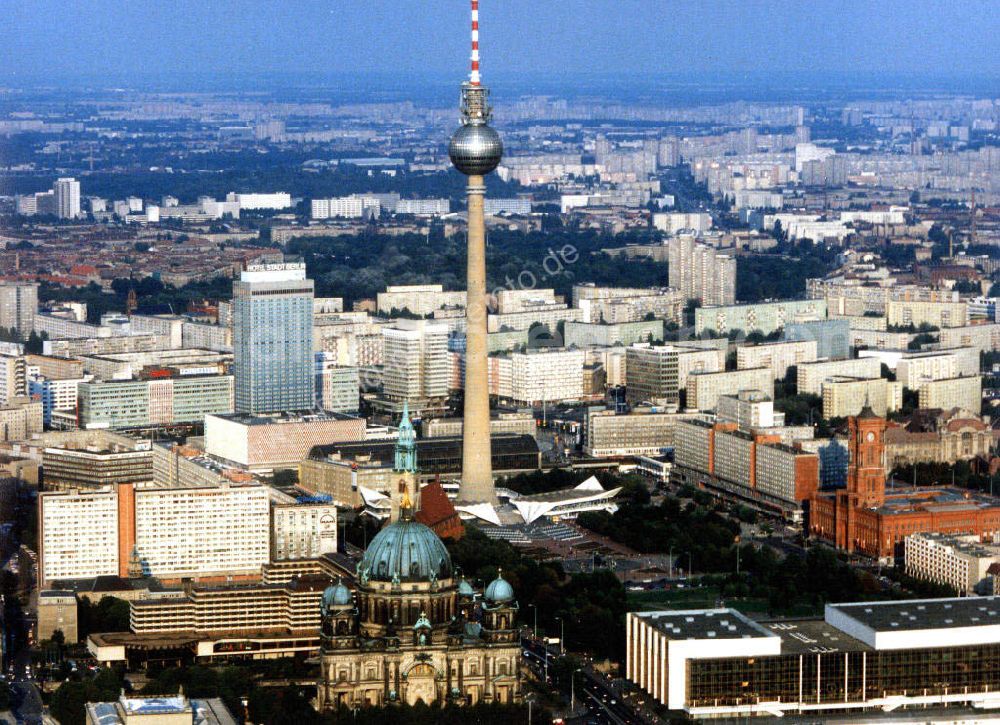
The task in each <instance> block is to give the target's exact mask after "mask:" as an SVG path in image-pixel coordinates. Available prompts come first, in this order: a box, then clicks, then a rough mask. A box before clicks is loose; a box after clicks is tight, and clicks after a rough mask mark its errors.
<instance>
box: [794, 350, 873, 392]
mask: <svg viewBox="0 0 1000 725" xmlns="http://www.w3.org/2000/svg"><path fill="white" fill-rule="evenodd" d="M838 376H843V377H849V378H868V379H871V378H879V377H882V364H881V362H880V361H879V360H878V359H877V358H874V357H861V358H856V359H851V360H817V361H816V362H807V363H802V364H800V365H799V366H798V367H797V368H796V370H795V378H796V382H795V392H797V393H798V394H799V395H803V394H806V393H808V394H810V395H822V394H823V381H824V380H827V379H829V378H833V377H838Z"/></svg>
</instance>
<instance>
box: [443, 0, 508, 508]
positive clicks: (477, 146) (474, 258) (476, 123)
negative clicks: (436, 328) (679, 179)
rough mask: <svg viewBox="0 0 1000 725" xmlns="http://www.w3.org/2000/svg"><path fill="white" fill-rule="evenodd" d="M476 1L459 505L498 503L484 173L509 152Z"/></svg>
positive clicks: (466, 127) (459, 137) (467, 137)
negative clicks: (495, 109) (495, 123)
mask: <svg viewBox="0 0 1000 725" xmlns="http://www.w3.org/2000/svg"><path fill="white" fill-rule="evenodd" d="M471 3H472V67H471V72H470V74H469V80H468V81H467V82H465V83H463V84H462V104H461V111H462V126H461V127H460V128H459V129H458V131H456V132H455V134H454V136H452V139H451V143H450V144H449V146H448V155H449V156H450V158H451V162H452V163H453V164H454V165H455V168H456V169H458V170H459V171H460V172H462V173H463V174H465V175H466V176H468V177H469V181H468V186H467V191H466V194H467V198H468V217H469V222H468V224H469V227H468V229H469V234H468V262H467V268H466V290H467V292H466V310H465V319H466V333H465V410H464V422H463V424H462V428H463V430H462V482H461V485H460V488H459V494H458V501H459V503H466V504H469V503H490V504H494V505H495V504H496V503H497V497H496V490H495V488H494V485H493V461H492V456H491V451H490V392H489V375H488V370H487V337H486V223H485V220H484V217H483V198H484V196H485V194H486V186H485V181H484V179H483V177H484V176H485V175H486V174H488V173H490V172H491V171H493V170H494V169H495V168H496V167H497V165H498V164H499V163H500V159H501V158H502V156H503V143H502V142H501V140H500V134H498V133H497V132H496V131H495V130H493V129H492V128H491V127H490V126H489V120H490V115H491V112H490V106H489V103H488V98H489V90H488V89H487V88H486V87H485V86H483V85H482V84H481V82H480V76H479V1H478V0H471Z"/></svg>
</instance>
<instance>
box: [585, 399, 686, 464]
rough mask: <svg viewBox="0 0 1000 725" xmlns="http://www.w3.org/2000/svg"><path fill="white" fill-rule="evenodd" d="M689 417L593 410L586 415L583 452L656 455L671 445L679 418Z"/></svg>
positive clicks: (590, 453)
mask: <svg viewBox="0 0 1000 725" xmlns="http://www.w3.org/2000/svg"><path fill="white" fill-rule="evenodd" d="M690 417H691V414H689V413H661V412H653V411H651V410H641V411H633V412H632V413H628V414H622V415H616V414H615V412H614V411H613V410H601V411H597V412H593V413H590V414H589V415H588V416H587V423H586V428H585V432H584V440H583V452H584V453H585V454H586V455H588V456H593V457H594V458H613V457H619V456H648V455H653V456H656V455H659V454H660V453H662V452H663V449H664V448H669V447H671V446H673V444H674V430H675V429H676V427H677V423H678V421H681V420H685V419H687V418H690Z"/></svg>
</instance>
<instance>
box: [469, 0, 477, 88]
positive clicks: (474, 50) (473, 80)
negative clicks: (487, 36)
mask: <svg viewBox="0 0 1000 725" xmlns="http://www.w3.org/2000/svg"><path fill="white" fill-rule="evenodd" d="M470 1H471V2H472V71H471V72H470V73H469V82H470V83H471V84H472V85H474V86H478V85H479V0H470Z"/></svg>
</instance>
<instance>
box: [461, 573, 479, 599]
mask: <svg viewBox="0 0 1000 725" xmlns="http://www.w3.org/2000/svg"><path fill="white" fill-rule="evenodd" d="M458 594H459V596H462V597H472V596H475V594H476V591H475V590H474V589H473V588H472V585H471V584H469V582H467V581H466V580H465V577H462V581H460V582H459V583H458Z"/></svg>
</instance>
